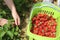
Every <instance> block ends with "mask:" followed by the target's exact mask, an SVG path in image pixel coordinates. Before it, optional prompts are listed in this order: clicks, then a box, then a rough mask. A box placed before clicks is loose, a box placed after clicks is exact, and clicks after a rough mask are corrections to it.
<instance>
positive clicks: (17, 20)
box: [12, 11, 20, 25]
mask: <svg viewBox="0 0 60 40" xmlns="http://www.w3.org/2000/svg"><path fill="white" fill-rule="evenodd" d="M12 16H13V18H14V20H15V24H16V25H20V17H19V16H18V14H17V12H14V11H13V12H12Z"/></svg>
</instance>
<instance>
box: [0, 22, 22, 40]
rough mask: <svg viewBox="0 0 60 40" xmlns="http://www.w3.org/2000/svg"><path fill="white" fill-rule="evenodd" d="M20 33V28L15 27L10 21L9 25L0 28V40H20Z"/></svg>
mask: <svg viewBox="0 0 60 40" xmlns="http://www.w3.org/2000/svg"><path fill="white" fill-rule="evenodd" d="M20 32H21V30H20V29H19V27H18V26H14V25H12V24H11V22H10V21H9V23H8V24H5V25H4V26H0V39H1V40H20Z"/></svg>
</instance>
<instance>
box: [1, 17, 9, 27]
mask: <svg viewBox="0 0 60 40" xmlns="http://www.w3.org/2000/svg"><path fill="white" fill-rule="evenodd" d="M7 23H8V20H7V19H4V18H0V25H1V26H3V25H4V24H7Z"/></svg>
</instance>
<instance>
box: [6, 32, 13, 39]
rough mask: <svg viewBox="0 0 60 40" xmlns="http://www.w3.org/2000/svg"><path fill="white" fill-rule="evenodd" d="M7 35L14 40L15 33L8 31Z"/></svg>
mask: <svg viewBox="0 0 60 40" xmlns="http://www.w3.org/2000/svg"><path fill="white" fill-rule="evenodd" d="M7 34H8V35H9V36H10V37H11V39H13V33H12V32H11V31H7Z"/></svg>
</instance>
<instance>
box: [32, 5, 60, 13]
mask: <svg viewBox="0 0 60 40" xmlns="http://www.w3.org/2000/svg"><path fill="white" fill-rule="evenodd" d="M43 7H50V8H53V9H54V10H56V11H58V12H60V10H58V9H57V8H55V7H54V6H52V5H51V6H47V5H43V6H38V7H34V8H33V9H35V8H43Z"/></svg>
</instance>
